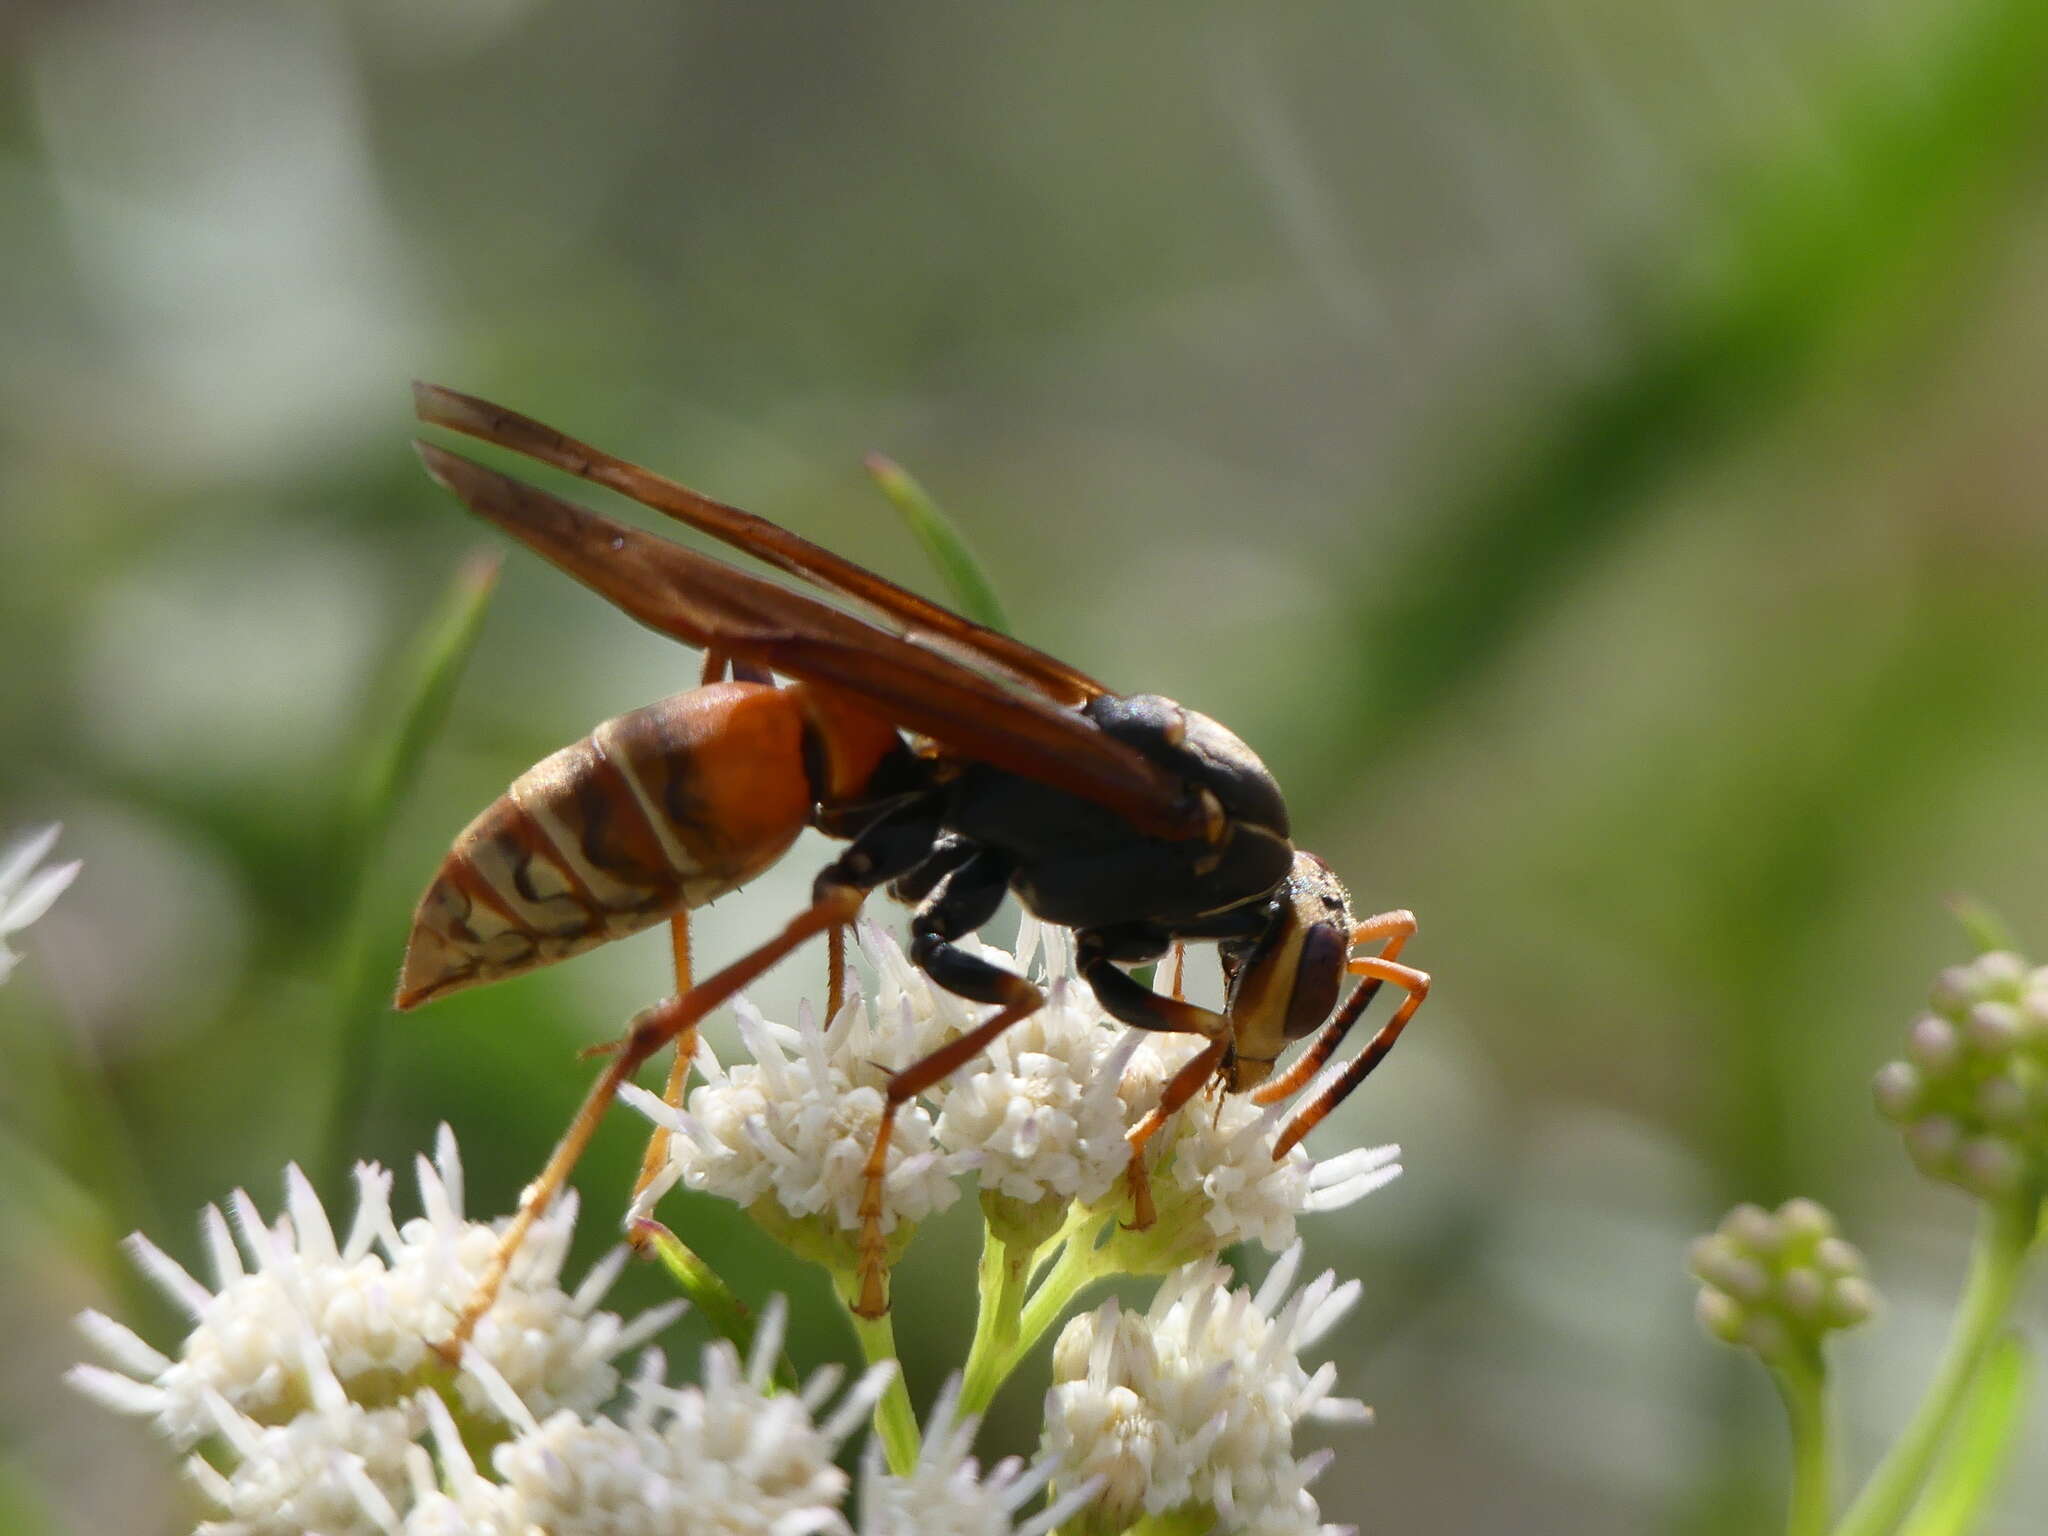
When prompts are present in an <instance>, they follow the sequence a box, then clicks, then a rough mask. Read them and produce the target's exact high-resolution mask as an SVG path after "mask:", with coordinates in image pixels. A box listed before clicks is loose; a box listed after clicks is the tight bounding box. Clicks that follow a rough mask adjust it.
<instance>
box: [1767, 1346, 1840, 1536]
mask: <svg viewBox="0 0 2048 1536" xmlns="http://www.w3.org/2000/svg"><path fill="white" fill-rule="evenodd" d="M1771 1379H1772V1380H1773V1381H1775V1382H1776V1383H1777V1384H1778V1395H1779V1396H1780V1397H1781V1398H1783V1399H1784V1401H1785V1416H1786V1418H1787V1419H1789V1420H1790V1421H1791V1427H1792V1497H1791V1501H1790V1503H1789V1505H1788V1507H1787V1509H1786V1512H1785V1536H1825V1533H1826V1531H1827V1528H1828V1515H1829V1513H1830V1512H1831V1510H1832V1508H1833V1504H1834V1473H1835V1432H1834V1416H1833V1415H1832V1414H1831V1413H1830V1412H1829V1411H1828V1391H1827V1371H1826V1368H1825V1367H1824V1366H1823V1365H1822V1364H1821V1358H1820V1351H1819V1350H1818V1349H1815V1350H1813V1351H1812V1352H1811V1354H1810V1355H1803V1356H1802V1357H1801V1358H1799V1359H1798V1360H1796V1361H1793V1362H1791V1363H1789V1364H1775V1365H1773V1366H1772V1367H1771Z"/></svg>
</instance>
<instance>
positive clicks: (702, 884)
mask: <svg viewBox="0 0 2048 1536" xmlns="http://www.w3.org/2000/svg"><path fill="white" fill-rule="evenodd" d="M901 747H902V740H901V738H900V737H899V736H898V735H897V734H896V731H895V729H894V727H892V726H890V725H889V724H887V723H886V722H884V721H882V720H880V719H878V718H876V717H875V716H874V715H873V714H872V713H870V712H869V711H867V710H864V709H861V708H859V707H858V706H856V705H854V704H852V703H851V702H850V701H848V700H847V699H846V698H845V696H844V695H841V694H838V693H836V692H834V691H833V690H831V689H827V688H821V687H817V686H814V685H806V684H801V683H798V684H792V685H790V686H788V687H782V688H777V687H773V686H770V685H768V684H765V683H747V682H727V683H711V684H707V685H706V686H704V687H701V688H694V689H691V690H690V691H689V692H687V693H678V694H673V695H671V696H670V697H668V698H666V699H663V700H661V701H660V702H658V703H655V704H650V705H648V706H647V707H646V708H644V709H636V710H633V711H631V712H630V713H628V714H623V715H619V716H617V717H616V718H614V719H611V720H607V721H606V722H605V723H604V724H602V725H600V726H599V727H598V728H597V729H596V730H595V731H593V732H591V733H590V735H588V736H586V737H584V738H583V739H582V740H581V741H578V742H575V743H573V744H571V745H569V746H566V747H564V748H562V750H561V751H559V752H556V753H554V754H553V755H551V756H549V757H546V758H543V759H542V760H541V761H540V762H538V763H536V764H534V766H533V767H531V768H529V769H527V771H526V772H525V773H522V774H521V775H520V776H519V777H518V778H516V779H514V780H513V781H512V785H511V788H509V789H508V790H506V792H505V793H504V794H503V795H502V796H500V797H499V798H498V799H497V800H496V801H494V802H492V804H491V805H490V806H489V807H487V808H486V809H485V810H484V812H483V813H482V814H481V815H479V816H478V817H477V818H476V819H475V820H474V821H472V822H471V823H470V824H469V825H468V826H467V827H466V828H464V829H463V831H462V834H461V835H460V836H459V837H457V838H456V839H455V844H454V846H453V847H452V848H450V849H449V851H448V856H447V857H446V858H445V859H443V860H442V862H441V868H440V870H439V872H438V873H437V874H436V875H435V877H434V882H433V884H432V885H430V886H429V887H428V888H427V892H426V894H425V895H424V896H422V897H421V898H420V904H419V908H418V910H417V911H416V912H415V913H414V915H413V927H412V936H411V938H410V940H409V941H408V943H407V945H406V952H405V965H404V970H403V972H402V974H401V976H400V979H399V986H398V998H397V1001H398V1006H399V1007H401V1008H412V1007H415V1006H417V1005H418V1004H420V1003H423V1002H426V1001H427V1000H428V999H430V998H434V997H439V996H441V995H442V994H444V993H447V992H453V991H457V990H459V989H461V988H463V987H471V986H479V985H481V984H483V983H485V982H490V981H497V980H500V979H502V978H504V977H507V976H513V975H517V974H518V973H519V972H521V971H527V970H532V969H534V968H535V967H537V966H542V965H550V964H552V963H554V962H555V961H557V960H564V959H567V958H568V957H569V956H571V955H575V954H580V953H582V952H583V951H584V950H586V949H591V948H594V947H595V946H597V945H599V944H604V943H608V942H610V941H611V940H613V939H618V938H623V937H625V936H626V935H627V934H630V933H637V932H638V931H639V930H641V929H643V928H646V927H650V926H651V925H653V924H655V923H658V922H660V921H662V920H663V919H664V918H667V917H669V916H671V915H673V914H674V913H677V912H681V911H685V910H688V909H689V908H692V907H699V906H702V905H703V904H704V903H706V902H708V901H712V900H715V899H716V898H717V897H720V896H723V895H725V894H726V893H727V892H728V891H732V890H735V889H737V888H738V887H740V886H742V885H744V884H746V883H747V882H748V881H749V880H751V879H753V878H754V876H756V875H758V874H760V873H761V872H762V871H763V870H765V869H767V868H768V867H769V866H770V865H771V864H773V863H774V862H775V861H776V860H777V859H779V858H781V857H782V855H783V854H784V853H785V852H787V851H788V849H789V845H790V844H791V843H792V842H794V841H795V840H796V835H797V833H798V832H800V831H802V830H803V828H804V826H805V825H806V824H807V823H808V822H809V821H810V819H811V815H812V812H813V809H814V808H815V807H817V806H818V805H820V804H825V805H831V804H834V803H839V802H844V801H849V800H854V799H857V798H858V797H859V796H860V793H861V791H862V789H863V788H864V787H865V786H866V784H867V783H868V781H869V779H870V778H871V777H872V776H873V774H874V771H875V769H876V767H877V765H878V764H879V763H880V762H881V761H882V760H883V758H884V757H886V756H887V755H888V754H889V753H890V752H892V751H897V750H901ZM814 775H816V777H817V778H818V779H819V780H822V782H813V776H814Z"/></svg>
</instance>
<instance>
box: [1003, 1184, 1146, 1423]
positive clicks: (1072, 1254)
mask: <svg viewBox="0 0 2048 1536" xmlns="http://www.w3.org/2000/svg"><path fill="white" fill-rule="evenodd" d="M1093 1217H1094V1220H1100V1219H1101V1217H1100V1213H1099V1212H1097V1213H1093ZM1115 1272H1116V1271H1115V1270H1114V1269H1113V1268H1112V1267H1111V1266H1110V1265H1109V1264H1108V1263H1106V1262H1105V1261H1104V1259H1103V1257H1102V1255H1101V1254H1100V1253H1098V1252H1097V1251H1096V1248H1095V1242H1094V1232H1093V1230H1092V1222H1091V1221H1090V1220H1088V1219H1086V1217H1085V1216H1084V1219H1082V1220H1081V1221H1080V1222H1078V1223H1074V1222H1070V1223H1069V1224H1068V1227H1067V1236H1066V1238H1065V1241H1064V1243H1063V1245H1062V1246H1061V1248H1060V1251H1059V1257H1058V1258H1057V1259H1055V1260H1054V1261H1053V1263H1052V1266H1051V1267H1050V1268H1049V1269H1047V1270H1046V1271H1045V1276H1044V1278H1043V1279H1041V1280H1040V1281H1039V1282H1038V1285H1037V1287H1036V1288H1035V1289H1034V1290H1033V1291H1032V1292H1031V1299H1030V1300H1029V1301H1027V1302H1025V1303H1024V1313H1023V1316H1022V1317H1020V1318H1019V1319H1018V1322H1017V1336H1016V1338H1015V1340H1014V1341H1013V1342H1012V1343H1011V1345H1010V1347H1009V1349H1008V1350H1006V1351H1004V1353H1003V1354H1002V1355H1001V1356H999V1357H998V1359H997V1363H996V1366H995V1373H996V1382H997V1384H998V1385H1000V1384H1001V1383H1002V1382H1003V1381H1004V1380H1005V1379H1007V1378H1008V1376H1009V1374H1010V1372H1012V1371H1014V1370H1015V1369H1017V1367H1018V1365H1019V1364H1020V1363H1022V1361H1023V1359H1024V1357H1025V1356H1026V1355H1028V1354H1030V1353H1031V1350H1032V1346H1033V1345H1035V1344H1037V1342H1038V1341H1039V1340H1040V1339H1042V1338H1044V1337H1045V1332H1046V1330H1047V1329H1048V1328H1050V1327H1052V1325H1053V1324H1054V1323H1056V1322H1058V1321H1059V1320H1060V1318H1061V1317H1062V1316H1064V1315H1065V1313H1066V1310H1067V1308H1068V1307H1069V1306H1070V1305H1071V1304H1072V1303H1073V1300H1074V1298H1075V1297H1076V1296H1078V1295H1080V1294H1081V1292H1082V1291H1084V1290H1086V1289H1087V1288H1088V1286H1089V1285H1091V1284H1092V1283H1094V1282H1095V1281H1097V1280H1100V1279H1103V1278H1105V1277H1106V1276H1108V1275H1111V1274H1114V1273H1115Z"/></svg>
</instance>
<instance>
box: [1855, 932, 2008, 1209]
mask: <svg viewBox="0 0 2048 1536" xmlns="http://www.w3.org/2000/svg"><path fill="white" fill-rule="evenodd" d="M1929 1002H1930V1004H1931V1006H1932V1010H1933V1011H1932V1012H1929V1013H1925V1014H1922V1015H1921V1016H1920V1017H1919V1018H1918V1019H1915V1020H1914V1021H1913V1023H1912V1025H1911V1027H1910V1028H1909V1029H1908V1030H1907V1032H1906V1050H1905V1059H1904V1060H1901V1061H1894V1062H1890V1063H1888V1064H1887V1065H1886V1066H1884V1067H1883V1068H1881V1069H1880V1070H1879V1072H1878V1074H1877V1077H1876V1079H1875V1080H1874V1081H1873V1082H1872V1084H1871V1092H1872V1096H1873V1098H1874V1099H1875V1100H1876V1103H1877V1110H1878V1113H1879V1114H1880V1115H1882V1116H1884V1118H1886V1119H1887V1120H1890V1121H1892V1122H1893V1123H1894V1124H1897V1125H1900V1126H1902V1127H1903V1128H1904V1133H1905V1141H1906V1152H1907V1154H1908V1155H1909V1156H1910V1157H1911V1158H1912V1159H1913V1163H1914V1165H1915V1166H1916V1167H1917V1168H1919V1170H1920V1171H1921V1172H1922V1173H1924V1174H1926V1175H1927V1176H1928V1177H1929V1178H1933V1179H1940V1180H1942V1181H1943V1182H1945V1183H1949V1184H1954V1185H1956V1186H1958V1187H1959V1188H1961V1189H1964V1190H1967V1191H1968V1192H1969V1193H1971V1194H1973V1195H1976V1196H1978V1197H1979V1198H1982V1199H1990V1200H1996V1199H2004V1198H2007V1197H2009V1196H2014V1195H2016V1194H2018V1193H2019V1192H2022V1191H2037V1190H2040V1189H2042V1188H2044V1187H2048V968H2042V969H2039V970H2035V969H2031V968H2029V967H2028V965H2027V963H2026V961H2024V960H2022V959H2021V958H2020V957H2019V956H2018V955H2015V954H2012V953H2010V952H2009V951H2005V950H1995V951H1993V952H1991V953H1989V954H1984V955H1979V956H1978V957H1977V958H1976V959H1975V960H1972V961H1971V962H1969V963H1968V964H1967V965H1958V966H1951V967H1949V968H1948V969H1947V970H1945V971H1943V972H1942V973H1941V975H1940V976H1938V977H1937V978H1936V979H1935V983H1934V986H1933V988H1932V989H1931V991H1930V994H1929Z"/></svg>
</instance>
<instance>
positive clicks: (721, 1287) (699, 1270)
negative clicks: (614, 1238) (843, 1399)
mask: <svg viewBox="0 0 2048 1536" xmlns="http://www.w3.org/2000/svg"><path fill="white" fill-rule="evenodd" d="M633 1237H634V1240H635V1241H636V1242H642V1243H645V1244H647V1245H648V1246H649V1247H651V1248H653V1250H654V1256H655V1257H656V1258H658V1259H659V1260H661V1266H662V1268H663V1269H666V1270H667V1271H668V1273H669V1278H670V1279H672V1280H673V1281H675V1283H676V1288H677V1289H678V1290H680V1291H681V1292H682V1293H683V1294H684V1295H685V1296H687V1297H688V1298H689V1300H690V1305H691V1306H692V1307H694V1308H695V1309H696V1312H697V1315H698V1316H699V1317H701V1318H702V1319H703V1320H704V1322H705V1324H706V1326H708V1327H709V1328H710V1329H711V1331H712V1332H713V1333H715V1334H717V1335H718V1336H719V1337H720V1338H721V1339H725V1340H727V1341H728V1342H730V1343H731V1345H732V1347H733V1348H734V1349H737V1350H738V1351H739V1352H740V1358H741V1359H742V1360H750V1359H752V1358H753V1355H754V1333H755V1327H754V1313H753V1310H752V1308H750V1307H748V1305H747V1304H746V1303H745V1302H743V1301H741V1300H740V1298H739V1294H738V1292H736V1291H734V1290H733V1288H732V1287H731V1286H729V1285H727V1284H726V1283H725V1278H724V1276H722V1275H720V1274H719V1273H718V1271H717V1270H715V1269H713V1268H712V1267H711V1266H710V1265H709V1264H707V1263H705V1262H704V1260H703V1259H702V1258H701V1257H699V1255H698V1254H697V1251H696V1250H695V1249H693V1248H691V1247H690V1246H689V1244H687V1243H685V1242H684V1241H683V1240H682V1239H681V1238H679V1237H677V1236H676V1235H675V1233H673V1232H671V1231H669V1229H668V1228H667V1227H665V1226H663V1225H662V1224H661V1223H660V1222H658V1221H648V1220H644V1219H643V1220H640V1221H636V1222H634V1223H633ZM775 1384H776V1385H777V1386H778V1387H780V1388H781V1389H782V1390H783V1391H785V1392H796V1391H800V1390H801V1383H800V1382H799V1381H798V1380H797V1374H796V1367H795V1366H794V1365H793V1364H792V1363H791V1362H790V1358H789V1352H788V1351H787V1350H785V1351H783V1353H782V1357H781V1358H780V1359H778V1360H777V1361H776V1362H775Z"/></svg>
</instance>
